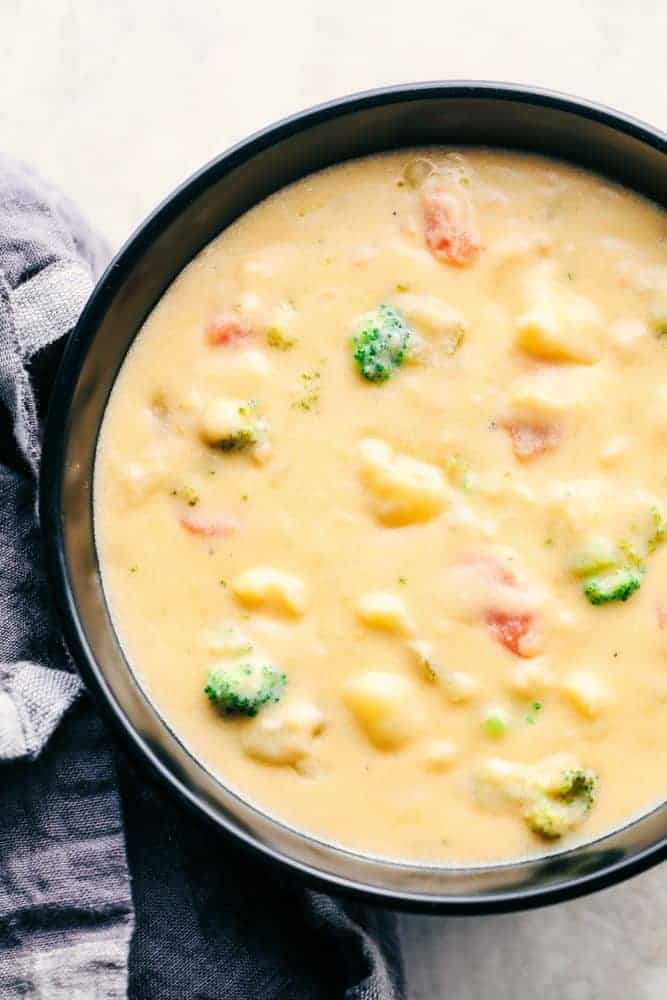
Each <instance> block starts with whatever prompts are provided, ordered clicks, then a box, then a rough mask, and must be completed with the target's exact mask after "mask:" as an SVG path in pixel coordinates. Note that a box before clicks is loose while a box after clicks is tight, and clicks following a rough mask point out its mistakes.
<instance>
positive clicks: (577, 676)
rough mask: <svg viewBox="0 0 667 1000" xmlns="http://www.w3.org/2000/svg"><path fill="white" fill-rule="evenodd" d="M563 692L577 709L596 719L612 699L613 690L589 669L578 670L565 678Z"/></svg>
mask: <svg viewBox="0 0 667 1000" xmlns="http://www.w3.org/2000/svg"><path fill="white" fill-rule="evenodd" d="M563 693H564V694H565V695H566V696H567V697H568V698H569V700H570V701H571V702H572V704H573V705H574V707H575V708H576V709H577V711H579V712H581V714H582V715H585V716H586V718H588V719H595V718H597V716H598V715H599V714H600V712H601V711H602V710H603V709H604V708H605V706H606V705H607V704H608V703H609V702H610V701H611V692H610V690H609V688H608V686H607V685H606V684H605V682H604V681H603V680H602V679H601V678H600V677H598V676H597V675H596V674H594V673H591V672H590V671H588V670H576V671H574V673H571V674H570V675H569V677H567V678H566V679H565V683H564V684H563Z"/></svg>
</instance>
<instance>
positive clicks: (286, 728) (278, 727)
mask: <svg viewBox="0 0 667 1000" xmlns="http://www.w3.org/2000/svg"><path fill="white" fill-rule="evenodd" d="M324 725H325V717H324V713H323V712H322V711H321V710H320V709H319V708H318V707H317V705H315V704H313V703H312V702H311V701H307V700H306V699H305V698H296V697H295V698H291V699H289V700H286V701H283V702H281V703H280V704H279V705H275V706H273V707H270V708H268V709H264V711H263V712H262V713H261V714H260V715H259V716H258V717H257V718H256V719H255V720H254V721H253V722H252V724H251V725H250V726H249V727H248V729H247V730H246V732H245V734H244V736H243V741H242V742H243V749H244V751H245V753H247V754H248V756H250V757H254V758H255V759H256V760H260V761H262V763H264V764H275V765H281V766H288V767H296V766H298V765H300V764H302V763H303V762H304V761H305V760H306V759H307V758H309V757H311V756H312V753H313V749H314V741H315V739H316V737H317V736H319V735H320V733H321V732H322V730H323V729H324Z"/></svg>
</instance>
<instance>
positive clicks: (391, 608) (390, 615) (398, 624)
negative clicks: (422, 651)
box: [357, 590, 412, 635]
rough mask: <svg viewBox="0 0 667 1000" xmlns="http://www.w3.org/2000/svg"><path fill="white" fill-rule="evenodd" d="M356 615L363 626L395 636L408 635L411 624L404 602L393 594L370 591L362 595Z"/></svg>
mask: <svg viewBox="0 0 667 1000" xmlns="http://www.w3.org/2000/svg"><path fill="white" fill-rule="evenodd" d="M357 614H358V616H359V618H360V620H361V621H362V622H363V623H364V625H370V626H371V628H378V629H384V631H386V632H394V633H395V634H397V635H409V634H410V632H412V623H411V621H410V616H409V615H408V611H407V608H406V606H405V602H404V601H402V600H401V598H400V597H397V596H396V595H395V594H388V593H385V592H384V591H379V590H378V591H372V592H370V593H368V594H364V595H363V596H362V597H361V599H360V601H359V603H358V605H357Z"/></svg>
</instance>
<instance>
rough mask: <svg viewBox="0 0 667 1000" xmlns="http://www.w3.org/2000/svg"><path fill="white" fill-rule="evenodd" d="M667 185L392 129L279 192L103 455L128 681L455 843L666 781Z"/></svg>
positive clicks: (325, 795)
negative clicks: (434, 145)
mask: <svg viewBox="0 0 667 1000" xmlns="http://www.w3.org/2000/svg"><path fill="white" fill-rule="evenodd" d="M666 332H667V218H666V217H665V214H664V212H663V211H661V210H660V209H659V208H658V207H657V206H655V205H652V204H650V203H648V202H647V201H644V200H642V199H641V198H640V197H639V196H637V195H634V194H632V193H631V192H629V191H626V190H623V189H621V188H619V187H617V186H615V185H613V184H612V183H610V182H608V181H606V180H604V179H602V178H600V177H596V176H594V175H592V174H588V173H586V172H584V171H581V170H577V169H575V168H573V167H570V166H566V165H565V164H561V163H557V162H551V161H548V160H544V159H540V158H537V157H530V156H524V155H519V154H515V153H509V152H501V151H492V150H481V149H470V150H467V151H449V150H446V149H428V150H416V151H401V152H396V153H391V154H386V155H382V156H375V157H371V158H368V159H364V160H359V161H351V162H348V163H345V164H344V165H341V166H338V167H333V168H331V169H329V170H326V171H324V172H322V173H318V174H315V175H312V176H309V177H306V178H304V179H303V180H301V181H299V182H298V183H296V184H294V185H293V186H291V187H289V188H286V189H285V190H282V191H279V192H278V193H277V194H275V195H273V196H272V197H271V198H269V199H267V200H266V201H265V202H263V203H262V204H260V205H258V206H257V207H255V208H254V209H252V210H251V211H250V212H248V213H247V214H246V215H244V216H242V217H241V218H240V219H239V220H238V221H237V222H236V223H235V224H234V225H232V226H231V227H230V228H229V229H228V230H226V231H225V232H223V233H222V234H221V235H220V236H219V237H218V238H217V239H216V240H214V241H213V242H212V243H211V244H210V245H209V246H208V247H206V249H205V250H203V251H202V253H200V254H199V256H198V257H197V258H195V260H193V261H192V263H191V264H190V265H189V266H188V267H187V268H186V269H185V270H184V271H183V273H182V274H181V275H180V276H179V277H178V278H177V279H176V281H175V282H174V283H173V285H172V287H171V288H170V289H169V290H168V291H167V292H166V294H165V295H164V296H163V298H162V300H161V301H160V302H159V303H158V304H157V306H156V307H155V309H154V310H153V312H152V314H151V315H150V316H149V317H148V319H147V321H146V323H145V324H144V327H143V329H142V330H141V332H140V334H139V336H138V338H137V340H136V342H135V344H134V346H133V348H132V349H131V351H130V352H129V355H128V357H127V360H126V362H125V364H124V366H123V368H122V370H121V373H120V375H119V378H118V380H117V383H116V385H115V387H114V390H113V393H112V396H111V399H110V402H109V406H108V411H107V414H106V417H105V421H104V425H103V428H102V434H101V437H100V444H99V449H98V456H97V463H96V482H95V498H96V499H95V521H96V537H97V543H98V548H99V553H100V559H101V565H102V573H103V580H104V586H105V590H106V594H107V597H108V600H109V604H110V607H111V610H112V614H113V617H114V621H115V623H116V626H117V629H118V632H119V635H120V637H121V640H122V642H123V644H124V647H125V649H126V651H127V655H128V657H129V660H130V662H131V663H132V664H133V667H134V670H135V671H136V675H137V677H138V679H139V681H140V682H141V683H142V685H144V687H145V688H146V690H147V691H148V693H149V695H150V697H151V698H152V699H153V700H154V701H155V703H156V704H157V706H158V708H159V709H160V711H161V712H162V713H163V714H164V716H165V717H166V719H167V720H168V722H169V723H170V725H172V726H173V728H174V729H175V730H176V731H177V732H178V733H179V734H180V736H181V737H182V738H183V740H184V741H185V742H186V743H187V745H188V746H189V747H190V748H191V750H192V752H193V753H195V754H196V755H197V756H199V757H200V758H201V759H202V760H203V761H204V762H205V763H206V765H207V766H208V767H209V768H211V769H212V770H213V771H214V772H215V773H216V774H217V775H218V776H219V777H220V779H221V780H222V781H224V782H225V783H227V784H228V785H230V786H231V787H233V788H234V789H235V790H236V791H237V792H238V793H239V794H241V795H243V796H245V797H246V798H248V799H249V800H251V801H252V802H254V803H256V804H257V805H258V806H259V807H260V808H262V809H264V810H266V811H267V812H269V813H271V814H273V815H275V816H276V817H278V818H280V819H282V820H285V821H286V822H289V823H291V824H293V825H295V826H297V827H299V828H302V829H304V830H307V831H309V832H312V833H313V834H315V835H317V836H319V837H323V838H325V839H328V840H331V841H336V842H339V843H342V844H344V845H346V846H348V847H351V848H353V849H356V850H360V851H362V852H363V851H366V852H372V853H375V854H382V855H386V856H390V857H401V858H407V859H413V860H421V861H427V862H436V863H444V864H447V863H466V862H482V861H488V860H498V859H510V858H516V857H520V856H525V855H531V854H533V855H534V854H539V853H545V852H549V851H553V850H556V849H558V848H559V847H561V846H569V845H570V844H572V843H575V842H576V841H577V840H579V841H580V840H582V839H591V838H593V837H595V836H598V835H599V834H600V833H602V832H604V831H606V830H608V829H610V828H612V827H614V826H615V825H619V824H621V823H623V822H625V821H627V820H628V819H629V818H630V817H632V816H633V815H637V814H638V813H640V812H641V811H643V810H646V809H648V808H649V807H651V806H652V805H653V804H654V803H655V802H657V801H658V800H660V799H662V798H664V797H665V792H666V791H667V584H666V581H667V546H664V545H663V542H664V541H665V538H667V520H666V519H665V518H666V514H667V468H663V463H662V460H661V457H662V455H663V453H664V452H665V446H666V445H667V388H666V385H665V382H666V376H667V353H666V349H665V344H666V340H665V333H666Z"/></svg>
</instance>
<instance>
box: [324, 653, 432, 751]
mask: <svg viewBox="0 0 667 1000" xmlns="http://www.w3.org/2000/svg"><path fill="white" fill-rule="evenodd" d="M343 701H344V702H345V704H346V705H347V707H348V708H349V709H350V711H351V712H352V714H353V715H354V717H355V719H356V720H357V722H358V723H359V725H360V726H361V727H362V729H363V730H364V732H365V733H366V736H367V737H368V739H369V740H370V741H371V743H373V744H374V745H375V746H376V747H378V748H379V749H380V750H400V749H401V747H403V746H404V745H405V744H406V743H408V742H409V741H410V740H412V739H414V738H415V736H417V735H418V733H419V731H420V728H421V724H422V713H421V711H420V710H419V707H418V705H417V700H416V690H415V686H414V684H413V683H412V682H411V681H409V680H408V679H407V678H406V677H402V676H401V674H394V673H389V672H388V671H383V670H372V671H369V672H368V673H366V674H361V675H360V676H359V677H355V678H354V679H353V680H351V681H348V683H347V684H346V685H345V687H344V689H343Z"/></svg>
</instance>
